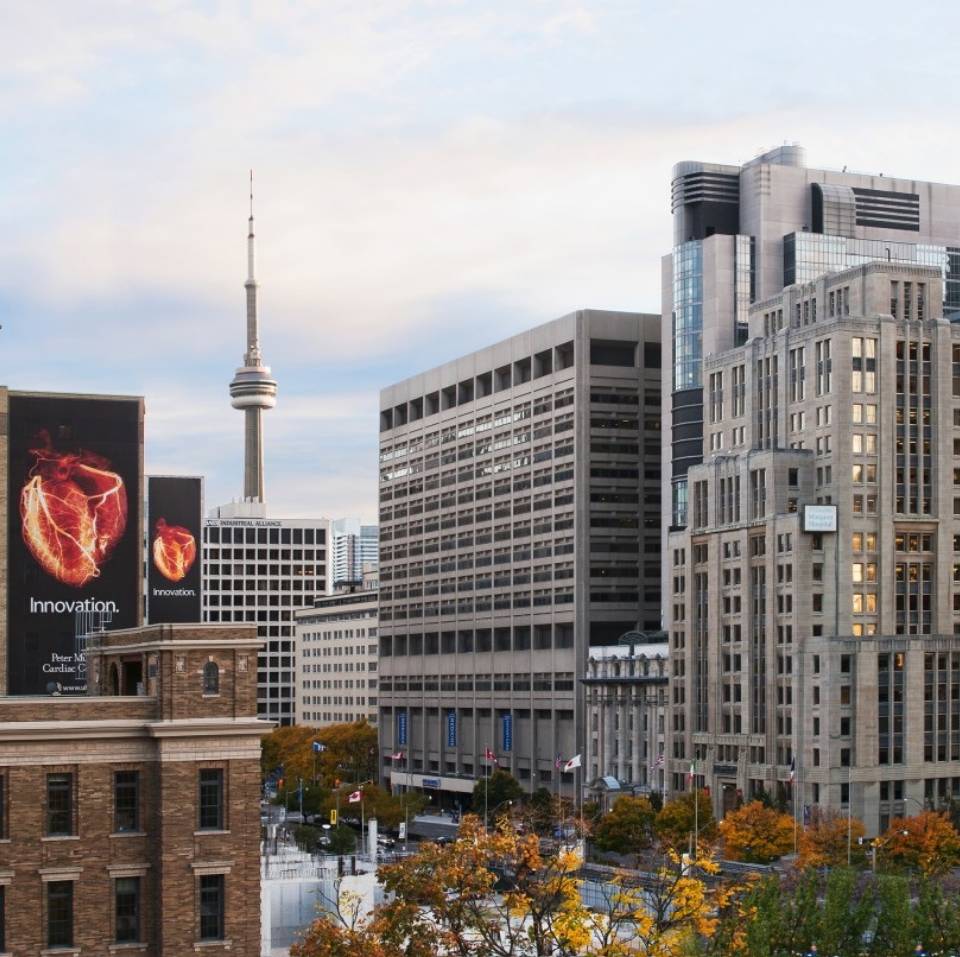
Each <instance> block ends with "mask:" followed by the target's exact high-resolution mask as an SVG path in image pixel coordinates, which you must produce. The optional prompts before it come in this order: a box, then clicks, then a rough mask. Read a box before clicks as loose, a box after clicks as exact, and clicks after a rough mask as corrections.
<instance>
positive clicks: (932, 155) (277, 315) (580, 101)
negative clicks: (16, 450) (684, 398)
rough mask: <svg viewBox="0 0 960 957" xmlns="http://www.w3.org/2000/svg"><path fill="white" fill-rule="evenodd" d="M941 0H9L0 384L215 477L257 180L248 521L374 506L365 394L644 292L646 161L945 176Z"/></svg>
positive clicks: (2, 145) (158, 465) (1, 79)
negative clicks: (767, 152) (257, 334)
mask: <svg viewBox="0 0 960 957" xmlns="http://www.w3.org/2000/svg"><path fill="white" fill-rule="evenodd" d="M958 32H960V4H956V3H955V2H938V0H921V2H919V3H914V4H909V5H908V4H904V3H903V2H902V0H898V2H896V3H888V2H885V0H873V2H862V0H847V2H845V3H843V4H838V3H835V2H833V3H826V2H822V0H808V2H806V3H804V4H802V5H800V4H786V3H780V2H778V0H767V2H765V3H754V2H736V0H730V2H728V3H723V4H719V3H714V2H690V0H672V2H653V0H629V2H628V0H596V2H578V0H549V2H547V0H543V2H541V0H512V2H500V0H482V2H481V0H473V2H467V0H463V2H459V0H421V2H406V0H391V2H382V0H359V2H357V0H350V2H340V0H317V2H309V0H299V2H289V3H286V2H279V0H273V2H267V3H258V2H254V3H249V2H248V3H239V2H231V3H217V2H178V0H154V2H151V0H123V2H119V0H117V2H101V0H81V2H79V3H74V4H67V3H62V2H59V0H58V2H48V0H31V2H30V3H21V4H13V3H11V4H7V5H5V8H4V29H3V31H2V33H0V137H2V140H0V324H2V330H0V382H3V383H4V384H6V385H8V386H10V387H11V388H16V389H34V390H51V391H64V392H105V393H113V394H136V395H143V396H144V397H145V400H146V409H147V419H146V468H147V471H148V472H152V473H157V474H181V473H182V474H202V475H204V476H205V477H206V483H207V484H206V501H207V504H208V505H217V504H223V503H226V502H229V501H231V500H233V499H235V498H236V497H238V496H239V495H240V493H241V491H242V457H243V432H242V428H243V422H242V415H241V414H240V413H239V412H237V411H235V410H233V409H231V407H230V402H229V395H228V391H227V387H228V384H229V381H230V379H231V378H232V376H233V373H234V370H235V368H236V367H237V366H238V365H239V364H240V362H241V356H242V353H243V349H244V341H243V340H244V292H243V281H244V277H245V269H246V262H245V237H246V217H247V177H248V170H249V169H250V168H253V169H254V171H255V179H256V215H257V259H258V265H257V272H258V279H259V282H260V285H261V291H260V316H261V343H262V348H263V354H264V357H265V359H266V361H267V362H268V363H269V364H270V365H271V367H272V370H273V373H274V376H275V378H276V379H277V380H278V382H279V385H280V392H279V397H278V402H277V407H276V408H275V409H274V410H272V411H270V412H268V413H266V417H265V426H264V428H265V435H266V489H267V502H268V507H269V510H270V512H271V513H272V514H275V515H278V516H301V517H318V516H327V517H330V518H336V517H341V516H358V517H360V518H362V519H364V520H365V521H375V520H376V511H377V509H376V495H377V491H376V482H377V438H378V437H377V411H378V393H379V390H380V388H382V387H383V386H386V385H389V384H391V383H393V382H396V381H398V380H400V379H404V378H406V377H407V376H410V375H413V374H415V373H417V372H421V371H423V370H425V369H428V368H431V367H433V366H435V365H438V364H440V363H441V362H444V361H446V360H449V359H451V358H455V357H456V356H458V355H462V354H464V353H467V352H470V351H472V350H474V349H478V348H481V347H483V346H486V345H489V344H491V343H492V342H496V341H498V340H500V339H503V338H506V337H508V336H511V335H514V334H516V333H517V332H520V331H522V330H524V329H526V328H529V327H530V326H533V325H537V324H539V323H542V322H546V321H549V320H550V319H553V318H555V317H557V316H560V315H563V314H565V313H567V312H571V311H573V310H576V309H581V308H588V307H590V308H611V309H628V310H637V311H649V312H659V308H660V279H659V276H660V257H661V256H662V255H663V254H664V253H665V252H668V251H669V248H670V239H671V231H670V210H669V191H670V170H671V167H672V166H673V164H674V163H676V162H678V161H681V160H685V159H702V160H708V161H714V162H721V163H741V162H745V161H747V160H749V159H750V158H751V157H753V156H754V155H756V154H757V153H758V152H760V151H762V150H764V149H768V148H770V147H773V146H777V145H780V144H782V143H783V142H800V143H802V144H803V145H804V146H805V147H806V150H807V157H808V161H809V162H810V164H811V165H815V166H826V167H833V168H840V167H842V166H845V165H846V166H848V167H849V168H850V169H856V170H863V171H871V172H885V173H886V174H887V175H904V176H911V177H915V178H917V179H930V180H935V181H944V182H960V124H958V123H957V116H958V115H960V82H958V80H960V67H958V62H960V58H958V57H957V54H956V37H957V35H958Z"/></svg>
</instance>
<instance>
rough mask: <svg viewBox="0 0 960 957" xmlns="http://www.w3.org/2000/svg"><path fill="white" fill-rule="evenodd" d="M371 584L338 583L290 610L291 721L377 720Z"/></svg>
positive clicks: (374, 591)
mask: <svg viewBox="0 0 960 957" xmlns="http://www.w3.org/2000/svg"><path fill="white" fill-rule="evenodd" d="M377 613H378V601H377V589H376V587H374V588H368V587H367V586H365V585H364V584H363V583H362V582H358V583H355V584H353V585H341V586H340V587H339V588H338V589H337V590H336V591H335V592H334V594H333V595H330V596H328V597H326V598H318V599H317V600H316V601H315V602H314V604H313V607H312V608H304V609H301V610H300V611H297V612H296V613H295V615H294V619H295V627H296V649H297V651H296V666H295V669H294V670H295V672H296V684H297V701H296V723H297V724H312V725H315V726H316V727H323V726H324V725H327V724H340V723H343V722H352V721H368V722H369V723H370V724H376V723H377V649H378V635H377V620H378V616H377Z"/></svg>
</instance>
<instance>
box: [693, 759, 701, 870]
mask: <svg viewBox="0 0 960 957" xmlns="http://www.w3.org/2000/svg"><path fill="white" fill-rule="evenodd" d="M692 767H693V860H696V859H697V852H698V849H699V847H700V788H699V786H698V785H697V762H696V760H694V762H693V765H692Z"/></svg>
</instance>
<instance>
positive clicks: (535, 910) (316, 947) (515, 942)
mask: <svg viewBox="0 0 960 957" xmlns="http://www.w3.org/2000/svg"><path fill="white" fill-rule="evenodd" d="M703 867H704V868H709V869H710V870H711V871H715V867H714V866H713V865H712V864H710V863H709V862H708V861H706V860H705V861H704V862H703ZM379 873H380V877H381V880H382V882H383V886H384V891H385V896H386V901H385V903H383V904H381V905H379V906H378V907H376V908H375V909H374V911H373V913H372V914H370V915H369V916H367V917H366V918H363V919H362V920H356V919H353V918H352V917H351V916H350V915H349V914H347V915H346V916H344V915H342V914H339V913H336V914H334V915H331V916H326V917H321V918H320V919H319V920H318V921H317V922H315V923H314V925H313V926H312V927H311V928H310V929H309V930H308V931H307V934H306V936H305V937H304V938H303V940H302V941H301V942H300V943H298V944H296V945H294V947H293V948H292V949H291V957H438V955H457V957H544V955H550V957H627V955H628V954H638V955H645V957H679V955H680V954H681V952H683V951H685V950H686V949H687V948H688V947H689V946H690V945H691V943H692V942H693V941H695V940H698V939H706V938H708V937H709V936H710V935H711V934H712V933H713V932H714V930H715V927H716V923H717V918H716V916H715V915H716V914H717V913H718V912H719V910H720V909H722V908H721V907H720V906H719V905H720V903H721V902H720V897H719V891H718V890H717V888H716V887H714V886H713V885H712V884H707V883H706V882H705V881H704V880H703V873H704V872H703V871H702V870H697V871H696V872H694V871H692V870H691V869H690V868H689V867H688V866H684V865H682V864H681V861H680V859H679V857H677V856H676V855H673V856H671V857H669V858H667V859H665V860H664V862H663V866H662V868H661V869H660V873H659V874H658V875H657V877H656V880H655V881H654V882H653V884H652V886H648V885H646V884H645V886H644V887H643V888H639V887H631V886H628V885H627V884H626V883H625V882H623V881H621V880H618V879H613V880H611V881H609V882H608V883H607V884H605V885H604V887H603V888H602V890H601V895H600V898H599V899H595V900H594V901H592V907H591V908H589V909H588V908H587V907H586V905H585V903H584V901H583V888H582V886H581V879H580V877H579V861H578V859H577V857H576V856H575V855H573V854H570V853H568V852H566V851H562V852H560V853H559V854H555V855H545V854H543V853H542V851H541V849H540V842H539V840H538V838H537V836H536V835H535V834H528V835H520V834H518V833H517V832H516V831H515V830H514V829H513V828H512V827H510V826H509V822H507V821H503V822H502V823H501V824H500V825H498V826H497V827H496V828H494V829H493V830H492V831H490V832H487V831H486V830H485V828H484V827H483V823H482V822H481V821H480V819H479V818H476V817H474V816H472V815H470V816H467V817H466V818H464V820H463V822H462V824H461V828H460V834H459V836H458V839H457V840H456V841H455V842H454V843H453V844H451V845H449V846H445V847H440V846H437V845H435V844H425V845H423V846H422V847H421V849H420V851H419V852H418V853H417V854H416V855H414V856H412V857H410V858H406V859H404V860H401V861H398V862H396V863H394V864H389V865H383V866H382V867H381V868H380V872H379Z"/></svg>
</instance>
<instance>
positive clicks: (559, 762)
mask: <svg viewBox="0 0 960 957" xmlns="http://www.w3.org/2000/svg"><path fill="white" fill-rule="evenodd" d="M553 766H554V767H555V768H557V769H558V770H559V769H560V768H562V767H563V758H561V757H560V755H559V754H558V755H557V759H556V761H554V762H553Z"/></svg>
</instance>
